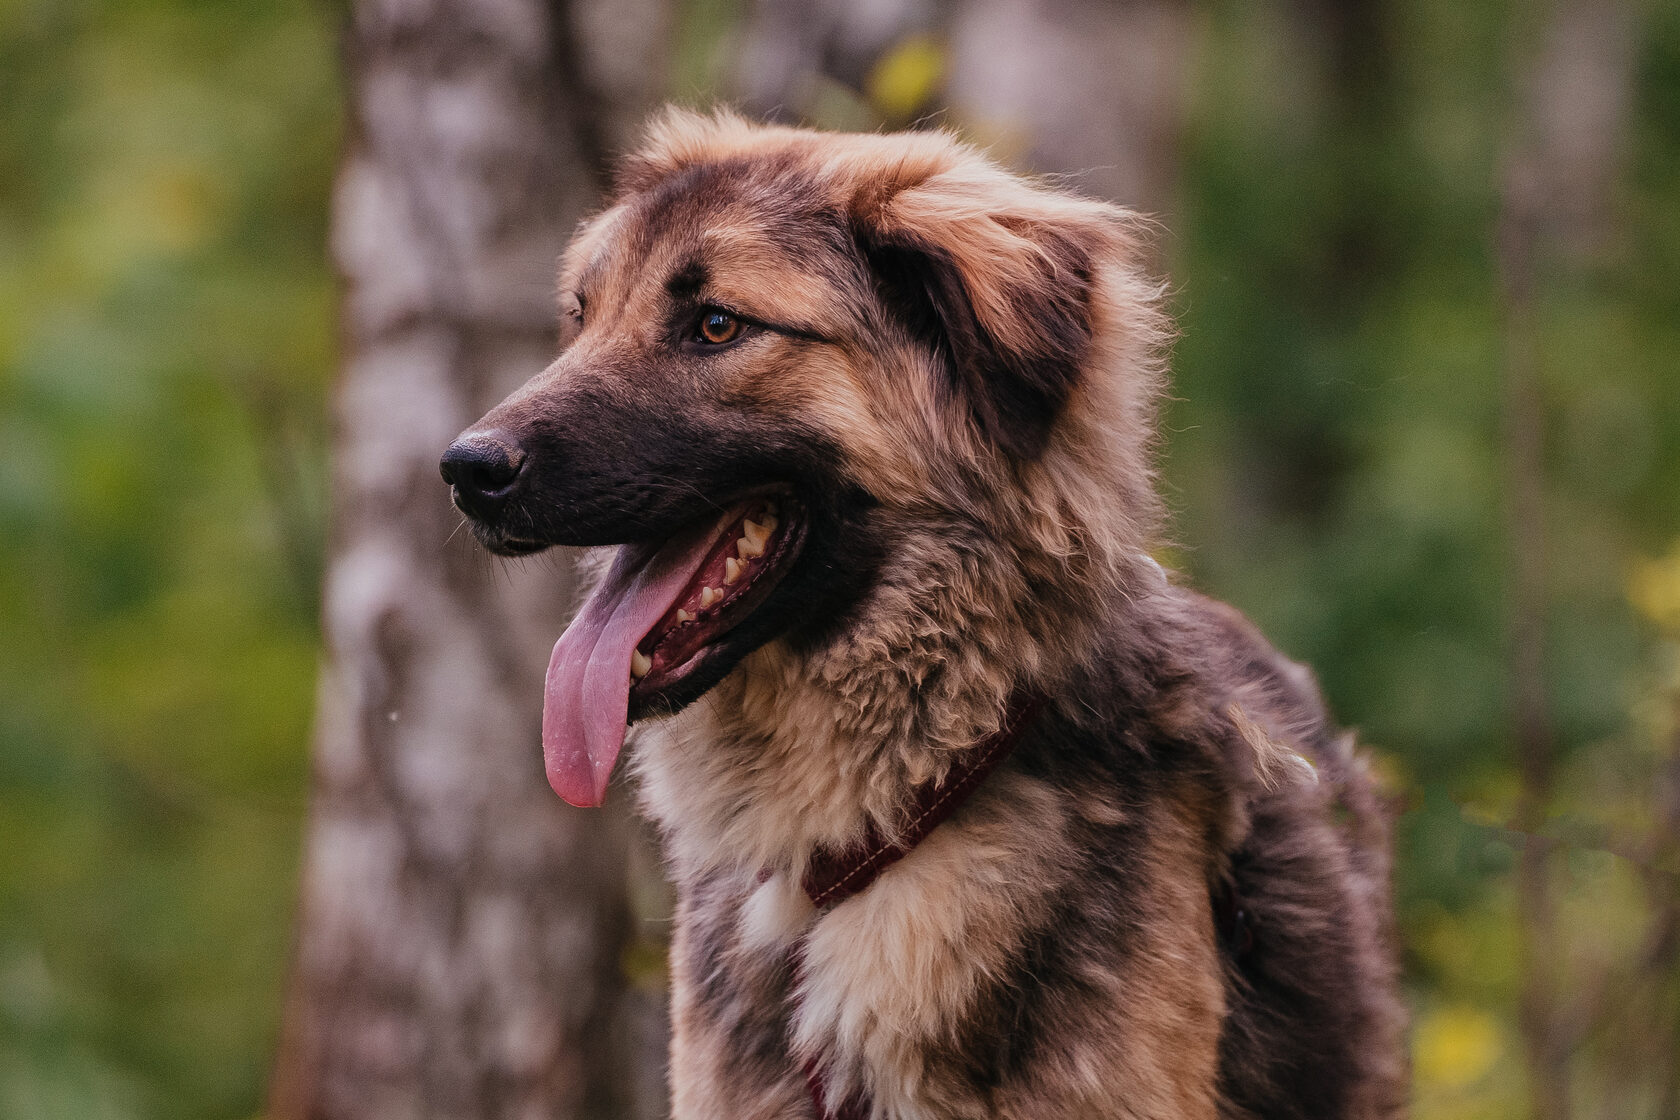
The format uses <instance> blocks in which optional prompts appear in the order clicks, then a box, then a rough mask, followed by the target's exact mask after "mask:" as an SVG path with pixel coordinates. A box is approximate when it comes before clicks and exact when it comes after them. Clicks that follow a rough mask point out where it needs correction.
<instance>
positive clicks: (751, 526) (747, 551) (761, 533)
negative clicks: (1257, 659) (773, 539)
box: [735, 518, 770, 560]
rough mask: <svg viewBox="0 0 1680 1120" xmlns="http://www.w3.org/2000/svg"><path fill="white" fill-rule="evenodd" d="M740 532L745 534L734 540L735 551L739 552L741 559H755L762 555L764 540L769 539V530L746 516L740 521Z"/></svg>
mask: <svg viewBox="0 0 1680 1120" xmlns="http://www.w3.org/2000/svg"><path fill="white" fill-rule="evenodd" d="M741 532H742V533H744V534H745V536H743V537H742V538H741V539H740V540H738V541H736V542H735V551H736V552H738V553H740V554H741V559H743V560H756V559H757V558H758V557H760V556H763V555H764V542H765V541H767V540H769V539H770V530H769V529H766V528H765V527H764V526H762V525H760V524H759V523H758V522H756V521H754V520H752V519H751V518H748V519H747V520H746V521H743V522H741Z"/></svg>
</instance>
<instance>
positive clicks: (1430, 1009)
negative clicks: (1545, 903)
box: [0, 0, 1680, 1120]
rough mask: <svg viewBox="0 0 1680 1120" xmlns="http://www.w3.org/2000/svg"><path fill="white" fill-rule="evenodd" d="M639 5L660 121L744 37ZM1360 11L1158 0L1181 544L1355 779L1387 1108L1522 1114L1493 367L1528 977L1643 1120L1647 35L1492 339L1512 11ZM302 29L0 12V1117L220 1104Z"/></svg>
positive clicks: (273, 638)
mask: <svg viewBox="0 0 1680 1120" xmlns="http://www.w3.org/2000/svg"><path fill="white" fill-rule="evenodd" d="M683 7H684V10H685V12H686V13H687V14H686V15H685V17H684V18H682V19H679V20H677V21H676V24H675V25H676V27H677V28H678V29H679V30H678V32H677V34H678V35H680V36H685V37H686V38H685V39H684V41H683V42H681V43H678V44H677V49H676V50H675V51H674V54H673V58H674V62H673V69H674V71H675V72H676V73H675V74H674V75H673V79H672V81H673V90H674V92H675V93H677V94H681V95H692V94H693V93H694V91H695V90H696V89H701V90H703V89H704V88H705V83H706V81H707V80H708V78H707V73H708V69H707V65H706V58H707V54H706V52H707V51H708V50H709V49H710V44H713V43H715V41H716V39H717V37H718V35H719V34H720V32H719V28H720V27H723V28H727V26H728V21H729V20H731V19H733V18H736V17H737V16H738V12H737V11H736V9H735V8H734V7H733V6H731V5H728V4H718V3H705V2H700V3H689V4H686V5H684V6H683ZM1366 7H1367V8H1368V9H1371V10H1374V11H1376V12H1377V13H1378V14H1377V18H1378V20H1379V24H1380V26H1379V31H1380V34H1379V35H1377V37H1376V39H1375V40H1374V41H1375V43H1376V47H1377V49H1376V50H1374V51H1373V52H1371V53H1370V54H1369V56H1368V57H1362V58H1355V59H1352V60H1347V62H1348V64H1347V65H1345V66H1341V67H1331V68H1330V69H1329V70H1322V69H1320V70H1315V69H1313V68H1311V67H1304V66H1302V65H1301V61H1300V59H1299V58H1297V57H1295V56H1294V55H1292V53H1291V48H1290V43H1291V42H1292V41H1293V40H1292V39H1291V36H1290V35H1288V34H1286V33H1285V31H1284V30H1283V29H1284V28H1285V27H1286V25H1287V24H1288V23H1289V21H1291V20H1299V19H1300V18H1301V16H1300V14H1299V12H1296V11H1293V10H1292V9H1291V8H1290V7H1289V6H1287V5H1283V4H1280V3H1275V2H1272V0H1266V2H1257V3H1243V2H1237V0H1227V2H1224V3H1212V4H1207V5H1203V6H1202V7H1200V8H1199V9H1198V13H1197V17H1196V29H1197V39H1198V42H1197V48H1196V52H1195V63H1194V69H1193V73H1192V74H1191V77H1190V81H1191V83H1192V94H1191V100H1190V120H1189V125H1188V133H1187V138H1186V141H1185V145H1184V148H1183V150H1182V153H1181V157H1182V163H1181V167H1180V169H1179V174H1178V183H1179V186H1178V191H1177V202H1176V203H1175V206H1174V209H1173V212H1172V214H1171V216H1170V228H1169V230H1168V232H1167V233H1166V235H1165V238H1164V243H1163V252H1164V264H1165V266H1166V267H1167V269H1168V270H1169V272H1170V275H1171V278H1172V282H1173V285H1174V290H1175V293H1176V294H1175V297H1174V302H1175V307H1176V309H1177V311H1178V312H1179V315H1180V319H1181V324H1182V327H1183V339H1182V341H1181V343H1180V345H1179V347H1178V350H1177V358H1176V389H1175V397H1176V399H1175V401H1174V403H1173V405H1172V407H1171V409H1170V412H1169V416H1168V421H1169V428H1170V439H1169V445H1168V449H1167V450H1168V455H1167V459H1166V465H1165V477H1166V482H1167V488H1168V494H1169V498H1170V500H1171V502H1172V505H1173V506H1174V508H1175V510H1176V511H1178V516H1177V522H1176V526H1177V528H1176V538H1177V541H1178V542H1179V547H1178V548H1177V549H1176V550H1175V553H1174V557H1173V558H1174V560H1175V562H1176V563H1177V564H1178V565H1179V566H1180V567H1181V568H1182V569H1183V570H1184V571H1186V573H1188V574H1189V575H1190V576H1191V577H1192V578H1193V579H1194V580H1195V581H1196V582H1197V583H1198V584H1200V585H1201V586H1203V587H1204V588H1206V589H1207V590H1209V591H1211V592H1212V593H1214V594H1217V595H1220V596H1222V597H1225V598H1228V599H1230V600H1231V601H1233V602H1234V603H1236V604H1237V605H1239V606H1240V607H1242V608H1243V609H1244V610H1246V611H1248V612H1249V613H1250V614H1251V615H1252V616H1253V617H1254V618H1255V619H1256V621H1258V622H1259V623H1260V624H1261V625H1262V626H1263V627H1264V628H1265V629H1266V630H1267V632H1268V633H1269V634H1270V635H1271V636H1272V637H1273V638H1274V640H1275V641H1276V642H1277V643H1278V644H1279V645H1280V646H1281V647H1282V648H1284V649H1285V650H1287V651H1288V652H1289V653H1291V654H1292V655H1294V656H1296V657H1298V658H1301V659H1303V660H1306V661H1309V662H1311V663H1312V664H1313V665H1315V666H1316V667H1317V669H1318V671H1319V673H1320V676H1321V679H1322V681H1323V683H1324V685H1325V687H1326V689H1327V691H1328V693H1329V694H1330V697H1331V700H1332V703H1333V705H1334V707H1335V709H1336V711H1337V713H1338V715H1339V716H1340V718H1341V719H1342V720H1343V721H1344V722H1346V723H1348V724H1350V725H1352V726H1355V727H1357V728H1359V729H1360V731H1361V734H1362V736H1363V738H1364V739H1365V741H1366V742H1367V743H1369V744H1370V745H1371V746H1373V747H1374V748H1375V749H1376V750H1377V751H1378V753H1379V755H1380V758H1381V763H1382V768H1383V770H1384V772H1385V774H1386V775H1387V777H1388V779H1389V781H1390V783H1391V785H1392V787H1393V789H1394V790H1395V791H1396V796H1397V798H1398V800H1399V803H1400V804H1401V806H1402V808H1403V816H1402V819H1401V824H1400V829H1399V850H1398V856H1399V862H1398V875H1397V891H1398V897H1399V900H1400V924H1401V934H1402V937H1403V940H1404V943H1405V967H1406V974H1407V981H1408V987H1409V991H1410V995H1411V997H1412V1001H1413V1006H1414V1008H1415V1011H1416V1018H1415V1022H1414V1060H1415V1069H1416V1102H1417V1111H1418V1114H1419V1115H1420V1116H1425V1117H1467V1118H1468V1117H1514V1116H1520V1115H1525V1114H1527V1113H1528V1111H1529V1109H1530V1105H1531V1102H1530V1100H1529V1082H1528V1079H1527V1077H1526V1075H1525V1067H1524V1053H1523V1047H1524V1041H1523V1037H1524V1036H1523V1022H1524V1020H1523V1017H1522V1014H1521V1011H1520V1008H1521V1007H1522V1006H1523V992H1524V989H1525V975H1528V974H1529V973H1531V972H1532V970H1529V969H1525V968H1524V967H1523V955H1522V954H1523V936H1522V935H1523V931H1524V925H1523V921H1522V920H1521V919H1520V917H1519V912H1518V892H1517V889H1516V882H1517V875H1516V871H1517V867H1518V862H1519V847H1520V845H1521V843H1522V838H1521V836H1520V835H1519V834H1518V833H1516V832H1514V831H1513V830H1512V829H1511V827H1510V825H1511V822H1512V821H1513V820H1515V819H1517V818H1518V816H1519V815H1520V813H1521V811H1522V810H1521V799H1522V794H1521V782H1520V776H1519V771H1518V765H1517V760H1518V756H1517V749H1516V739H1515V733H1514V731H1513V721H1512V718H1511V714H1510V703H1509V700H1508V696H1509V694H1510V672H1511V669H1510V663H1511V658H1510V655H1509V653H1508V633H1509V630H1510V626H1511V612H1512V609H1513V601H1512V594H1511V579H1510V569H1511V563H1512V561H1511V554H1512V552H1513V542H1512V540H1511V539H1510V535H1509V533H1508V531H1507V525H1508V514H1507V497H1506V494H1507V490H1508V482H1507V477H1508V470H1509V468H1508V444H1509V439H1508V435H1509V433H1508V431H1507V428H1506V411H1505V405H1504V403H1503V398H1502V387H1501V386H1502V377H1503V376H1504V371H1506V370H1507V368H1509V363H1510V361H1511V354H1512V347H1513V338H1514V337H1515V338H1516V339H1517V340H1518V342H1520V341H1521V340H1522V339H1523V338H1527V339H1529V340H1530V341H1531V342H1532V344H1533V347H1534V351H1533V352H1534V354H1535V355H1536V357H1535V361H1534V364H1533V367H1532V368H1533V373H1534V375H1535V378H1536V381H1537V384H1538V393H1539V400H1540V408H1541V412H1540V419H1541V424H1540V434H1541V435H1542V436H1543V449H1544V451H1543V457H1542V459H1541V464H1540V465H1541V468H1542V477H1541V481H1542V483H1543V496H1544V510H1545V514H1544V519H1543V520H1544V524H1543V528H1544V533H1543V539H1544V552H1545V559H1546V584H1545V598H1544V612H1543V613H1544V622H1545V638H1546V646H1545V672H1546V686H1547V687H1546V697H1547V710H1548V712H1549V715H1550V718H1551V720H1552V722H1553V728H1554V732H1555V740H1556V743H1557V746H1558V761H1557V775H1556V780H1555V788H1553V789H1551V790H1549V791H1548V792H1547V794H1546V797H1545V798H1544V800H1545V804H1544V805H1543V806H1542V808H1543V810H1544V813H1545V818H1546V822H1547V823H1546V826H1545V828H1544V829H1543V830H1542V831H1543V834H1544V835H1545V836H1546V837H1548V838H1550V839H1552V840H1555V841H1556V842H1557V844H1558V848H1557V851H1556V858H1555V859H1553V860H1552V861H1551V862H1550V864H1549V870H1548V875H1549V877H1550V882H1551V885H1552V887H1553V893H1552V899H1553V904H1554V905H1555V908H1556V915H1555V935H1554V937H1553V939H1552V941H1551V942H1549V943H1548V949H1549V953H1548V958H1547V960H1546V961H1545V962H1544V968H1545V971H1546V972H1547V974H1548V975H1549V976H1550V977H1551V979H1552V981H1553V982H1554V983H1555V985H1556V987H1557V989H1558V990H1559V991H1560V992H1562V993H1563V996H1562V997H1561V999H1562V1003H1563V1004H1565V1005H1567V1010H1568V1011H1569V1013H1570V1014H1571V1015H1572V1016H1574V1018H1575V1019H1578V1020H1579V1022H1578V1023H1574V1024H1573V1027H1572V1035H1571V1039H1572V1041H1571V1046H1570V1055H1569V1057H1568V1065H1569V1069H1570V1071H1571V1080H1572V1085H1573V1089H1572V1093H1573V1094H1575V1096H1576V1099H1577V1103H1578V1104H1579V1106H1580V1112H1581V1114H1582V1115H1594V1116H1605V1117H1617V1118H1621V1117H1642V1116H1665V1117H1672V1116H1674V1115H1676V1113H1675V1112H1672V1111H1664V1110H1665V1109H1675V1108H1680V1101H1676V1100H1674V1099H1669V1100H1668V1101H1667V1102H1666V1103H1665V1102H1664V1100H1663V1098H1662V1094H1663V1093H1664V1092H1665V1091H1667V1092H1670V1093H1672V1092H1674V1091H1675V1090H1674V1080H1675V1078H1674V1074H1673V1072H1672V1066H1673V1064H1674V1063H1675V1062H1676V1061H1677V1060H1680V1059H1677V1058H1676V1056H1675V1054H1674V1053H1673V1051H1672V1050H1666V1051H1665V1047H1667V1046H1669V1045H1672V1044H1673V1043H1674V1042H1675V1040H1676V1039H1677V1038H1680V1033H1677V1032H1680V975H1677V971H1676V968H1675V966H1674V960H1675V956H1674V947H1673V945H1672V943H1667V944H1665V943H1664V942H1663V940H1662V938H1661V937H1660V936H1656V937H1655V938H1654V939H1653V936H1652V933H1651V931H1652V929H1653V928H1656V927H1654V926H1653V924H1652V923H1653V922H1654V921H1659V922H1660V920H1661V919H1662V912H1663V907H1664V905H1665V904H1667V905H1670V906H1671V905H1672V903H1671V902H1666V903H1665V899H1667V898H1671V897H1672V895H1673V894H1674V893H1676V892H1680V878H1676V876H1677V875H1680V864H1677V862H1676V853H1675V850H1674V847H1673V838H1672V837H1669V838H1668V840H1667V841H1666V842H1665V841H1663V840H1662V838H1661V836H1660V834H1659V828H1658V825H1659V822H1658V813H1659V810H1660V808H1661V806H1660V802H1659V799H1658V798H1657V796H1656V791H1657V790H1658V788H1659V785H1658V775H1659V772H1660V770H1661V768H1662V767H1663V766H1665V765H1671V763H1670V762H1669V760H1671V759H1672V758H1674V757H1675V755H1676V752H1677V751H1680V728H1677V713H1680V8H1677V7H1676V6H1673V5H1669V4H1653V5H1647V6H1644V7H1642V8H1640V9H1639V10H1638V19H1637V21H1636V24H1635V30H1634V32H1633V34H1634V35H1635V36H1636V39H1635V45H1634V52H1635V53H1634V59H1635V62H1634V67H1633V73H1632V80H1631V100H1630V101H1629V102H1628V104H1627V106H1626V110H1625V118H1626V126H1627V127H1626V133H1625V136H1626V144H1625V147H1624V148H1623V149H1622V150H1621V151H1620V152H1619V155H1618V160H1617V164H1616V166H1615V167H1614V168H1613V169H1612V174H1611V190H1610V192H1609V194H1608V196H1607V197H1608V209H1607V211H1606V213H1605V215H1604V228H1603V229H1602V230H1601V231H1600V232H1599V234H1598V235H1596V236H1595V237H1594V239H1593V241H1592V244H1591V245H1590V246H1588V247H1586V248H1584V249H1572V250H1570V251H1568V252H1563V251H1560V252H1556V253H1550V254H1546V255H1544V256H1543V257H1542V258H1541V259H1540V260H1539V261H1538V263H1537V264H1536V266H1535V269H1534V275H1535V288H1534V294H1533V299H1532V315H1531V319H1530V321H1529V325H1528V326H1524V327H1519V328H1517V329H1519V330H1525V331H1527V332H1528V333H1527V334H1526V335H1523V334H1518V335H1515V336H1514V335H1513V326H1512V322H1511V320H1510V317H1509V315H1508V312H1509V310H1510V308H1509V306H1508V305H1507V304H1505V303H1503V302H1502V299H1501V295H1500V292H1501V282H1500V269H1499V260H1500V258H1499V252H1498V241H1497V238H1496V230H1497V229H1498V228H1499V222H1500V215H1501V207H1502V201H1501V192H1500V184H1501V182H1502V181H1503V176H1504V171H1503V168H1504V166H1505V164H1504V161H1505V160H1506V159H1507V157H1508V155H1509V153H1510V151H1511V150H1512V147H1513V144H1514V143H1515V142H1516V138H1520V118H1521V113H1520V106H1519V104H1518V93H1519V92H1520V90H1521V88H1522V83H1521V81H1520V80H1519V77H1518V75H1517V74H1515V73H1514V72H1513V66H1514V64H1513V55H1514V52H1513V49H1512V43H1513V42H1514V41H1517V40H1520V39H1521V38H1522V37H1523V36H1525V35H1531V34H1532V26H1531V23H1532V21H1531V18H1530V15H1529V14H1528V12H1527V10H1526V9H1524V8H1523V7H1522V6H1520V5H1506V4H1501V3H1489V4H1465V3H1462V2H1460V0H1396V2H1394V3H1391V4H1384V5H1374V6H1373V5H1367V6H1366ZM341 18H342V13H341V11H340V10H339V9H338V8H337V7H335V6H333V5H330V4H326V3H322V2H311V0H247V2H242V3H232V2H211V0H194V2H188V0H108V2H93V0H0V1118H4V1120H11V1118H14V1117H15V1118H19V1120H37V1118H56V1117H65V1118H74V1120H84V1118H104V1117H111V1118H127V1117H136V1118H139V1117H145V1118H151V1117H158V1118H164V1117H168V1118H199V1117H205V1118H222V1120H229V1118H238V1117H250V1116H254V1115H256V1114H258V1113H259V1112H260V1110H261V1107H262V1094H263V1085H264V1080H265V1076H266V1073H267V1068H268V1064H269V1061H270V1057H271V1053H272V1050H273V1046H274V1041H275V1035H276V1031H277V1028H278V1020H279V1013H280V1006H281V990H282V982H283V976H284V970H285V967H286V963H287V954H288V946H289V941H290V937H291V929H290V923H291V916H292V907H293V894H294V888H295V882H294V875H295V868H296V864H297V856H298V843H299V835H300V829H301V821H302V814H303V810H304V795H305V786H306V781H307V770H308V764H307V746H308V739H309V728H310V721H311V706H312V702H313V688H314V683H315V674H316V667H317V657H318V640H319V635H318V623H317V617H316V616H317V608H318V603H317V584H318V581H319V573H320V556H321V551H322V548H323V533H324V524H325V512H324V511H325V505H326V499H327V495H326V493H325V478H326V474H325V447H326V443H327V433H326V430H325V429H326V420H325V417H326V394H327V391H328V386H329V384H330V380H331V375H332V370H333V364H334V360H335V340H334V333H333V332H334V326H333V308H334V299H335V292H334V284H333V279H332V276H331V273H330V269H329V266H328V263H327V259H326V252H325V247H324V246H325V239H326V228H327V198H328V193H329V189H330V185H331V177H332V173H333V167H334V163H335V160H336V158H337V153H338V143H339V133H340V128H341V123H340V122H341V114H342V110H341V107H340V104H339V96H340V76H339V71H338V61H337V57H336V53H335V50H336V48H335V41H336V35H337V30H338V24H339V21H340V19H341ZM939 66H940V48H939V44H938V43H937V42H936V41H935V42H927V41H917V42H914V43H910V44H907V45H906V46H905V49H904V50H902V51H899V52H897V53H895V54H893V55H891V56H890V57H889V58H887V59H885V60H883V65H882V66H881V67H878V68H877V69H876V70H875V71H874V72H873V74H872V78H871V81H870V82H868V83H865V88H864V89H862V90H859V91H856V96H855V98H854V99H853V100H850V101H847V102H846V103H845V105H846V112H847V113H849V114H852V115H854V116H855V115H857V114H863V116H864V120H865V121H866V122H886V123H899V122H900V121H901V120H902V119H903V118H905V117H907V116H908V115H910V114H911V113H912V112H914V110H915V107H916V106H917V105H918V104H920V102H921V99H922V98H923V97H925V96H927V94H928V90H930V89H932V88H934V87H936V85H937V82H938V74H939ZM1519 544H1520V542H1519ZM1670 796H1674V795H1673V794H1671V795H1670ZM1665 843H1666V844H1667V846H1666V847H1665V846H1664V844H1665ZM1658 932H1659V934H1660V929H1659V931H1658ZM1673 936H1675V935H1674V934H1673V932H1672V931H1671V932H1670V938H1671V940H1672V937H1673ZM1665 953H1666V954H1667V955H1666V956H1664V954H1665ZM1576 1012H1579V1014H1578V1015H1576V1014H1575V1013H1576ZM1572 1022H1573V1020H1572ZM1576 1028H1578V1029H1576ZM1665 1032H1666V1033H1665ZM1665 1063H1666V1065H1667V1067H1668V1068H1666V1069H1665V1068H1664V1066H1665ZM1665 1086H1666V1089H1665Z"/></svg>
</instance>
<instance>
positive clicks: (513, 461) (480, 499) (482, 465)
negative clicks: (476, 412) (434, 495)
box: [438, 428, 526, 518]
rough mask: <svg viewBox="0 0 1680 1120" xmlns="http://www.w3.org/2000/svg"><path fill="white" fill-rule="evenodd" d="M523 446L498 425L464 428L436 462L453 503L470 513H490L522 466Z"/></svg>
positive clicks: (495, 510)
mask: <svg viewBox="0 0 1680 1120" xmlns="http://www.w3.org/2000/svg"><path fill="white" fill-rule="evenodd" d="M525 460H526V454H525V449H524V448H523V447H521V446H519V441H518V440H516V439H514V438H513V436H512V435H510V434H509V433H507V432H505V431H503V430H502V429H500V428H493V429H491V430H490V431H488V432H468V433H467V434H466V435H464V436H462V437H461V438H460V439H458V440H456V441H455V442H454V443H452V444H450V445H449V450H448V451H445V452H444V453H443V459H442V460H441V461H440V462H439V463H438V471H439V472H440V473H441V474H442V475H443V480H444V481H445V482H447V483H449V485H451V486H453V487H454V488H455V504H456V505H458V506H460V507H461V509H462V510H463V511H464V512H466V513H469V514H471V515H472V516H474V517H483V518H488V517H494V516H495V515H496V514H497V513H498V512H499V511H500V510H501V507H502V505H503V503H505V502H506V501H507V499H508V495H510V494H511V493H513V488H514V484H515V483H516V482H518V481H519V476H520V474H521V473H522V472H523V471H524V469H525Z"/></svg>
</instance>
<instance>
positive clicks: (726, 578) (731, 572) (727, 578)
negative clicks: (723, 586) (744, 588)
mask: <svg viewBox="0 0 1680 1120" xmlns="http://www.w3.org/2000/svg"><path fill="white" fill-rule="evenodd" d="M740 578H741V562H740V561H739V560H737V559H735V557H733V556H731V557H729V558H727V559H726V560H724V562H723V582H724V583H734V582H735V581H736V580H738V579H740Z"/></svg>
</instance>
